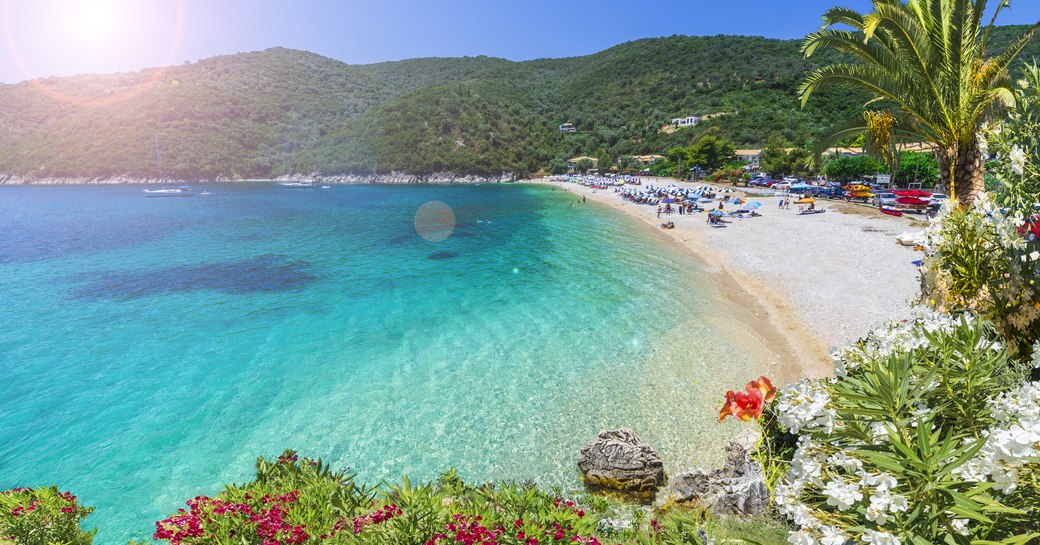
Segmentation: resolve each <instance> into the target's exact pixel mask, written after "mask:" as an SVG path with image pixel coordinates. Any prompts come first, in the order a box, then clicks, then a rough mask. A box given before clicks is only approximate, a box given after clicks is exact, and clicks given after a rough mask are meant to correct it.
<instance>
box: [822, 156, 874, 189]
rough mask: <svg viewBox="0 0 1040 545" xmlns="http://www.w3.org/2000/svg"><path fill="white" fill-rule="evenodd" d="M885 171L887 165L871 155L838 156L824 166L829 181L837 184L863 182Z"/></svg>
mask: <svg viewBox="0 0 1040 545" xmlns="http://www.w3.org/2000/svg"><path fill="white" fill-rule="evenodd" d="M884 170H885V165H883V164H881V162H880V161H878V160H877V159H875V158H873V157H871V156H869V155H851V156H850V155H836V156H834V157H831V158H830V159H828V160H827V162H826V163H824V165H823V173H824V174H826V175H827V179H829V180H832V181H836V182H851V181H853V180H862V179H863V178H865V177H867V176H872V175H874V174H877V173H879V172H883V171H884Z"/></svg>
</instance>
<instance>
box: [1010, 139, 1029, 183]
mask: <svg viewBox="0 0 1040 545" xmlns="http://www.w3.org/2000/svg"><path fill="white" fill-rule="evenodd" d="M1008 160H1009V161H1010V163H1011V170H1012V171H1013V172H1014V173H1015V174H1018V175H1019V176H1022V175H1023V174H1025V171H1026V152H1025V151H1023V150H1022V148H1020V147H1018V146H1015V147H1013V148H1011V152H1010V153H1008Z"/></svg>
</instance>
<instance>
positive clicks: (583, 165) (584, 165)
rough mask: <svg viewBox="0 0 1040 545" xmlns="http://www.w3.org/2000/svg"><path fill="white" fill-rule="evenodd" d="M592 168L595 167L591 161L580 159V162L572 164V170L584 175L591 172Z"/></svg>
mask: <svg viewBox="0 0 1040 545" xmlns="http://www.w3.org/2000/svg"><path fill="white" fill-rule="evenodd" d="M594 166H595V165H594V163H593V162H592V159H582V160H580V161H578V162H577V163H575V164H574V170H575V171H576V172H580V173H582V174H585V173H586V172H588V171H590V170H592V168H593V167H594Z"/></svg>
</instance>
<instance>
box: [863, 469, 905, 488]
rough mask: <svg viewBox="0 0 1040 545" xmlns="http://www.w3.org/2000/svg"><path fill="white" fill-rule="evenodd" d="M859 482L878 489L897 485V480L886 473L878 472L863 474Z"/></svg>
mask: <svg viewBox="0 0 1040 545" xmlns="http://www.w3.org/2000/svg"><path fill="white" fill-rule="evenodd" d="M860 484H862V485H863V486H870V487H874V488H876V489H878V490H891V489H893V488H895V487H897V486H899V481H897V480H896V478H895V477H893V476H891V475H889V474H888V473H879V474H877V475H864V476H863V478H862V480H861V481H860Z"/></svg>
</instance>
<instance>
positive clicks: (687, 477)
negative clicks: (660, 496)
mask: <svg viewBox="0 0 1040 545" xmlns="http://www.w3.org/2000/svg"><path fill="white" fill-rule="evenodd" d="M758 437H759V436H758V433H757V432H754V431H751V430H745V431H744V432H741V434H740V435H738V436H737V437H736V438H735V439H733V441H731V442H730V444H729V445H728V446H727V447H726V464H725V465H724V466H723V467H722V469H715V470H712V471H710V472H704V471H692V472H689V473H681V474H679V475H678V476H677V477H675V478H674V479H672V484H671V487H670V488H669V490H668V500H669V501H671V502H676V503H685V504H695V505H697V506H699V507H702V508H705V509H711V510H712V511H714V512H715V513H717V514H720V515H737V516H742V517H748V516H754V515H760V514H762V513H765V511H766V508H767V507H768V506H769V488H768V487H766V480H765V474H763V472H762V466H761V465H760V464H759V463H758V462H757V461H755V460H754V459H752V458H751V452H752V451H753V450H754V448H755V443H756V442H758Z"/></svg>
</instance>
